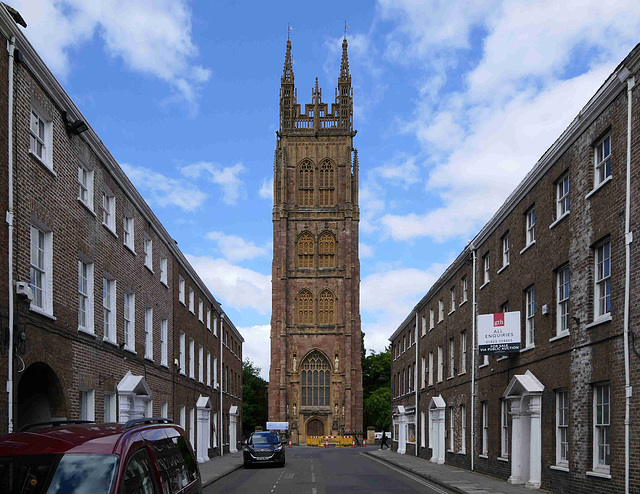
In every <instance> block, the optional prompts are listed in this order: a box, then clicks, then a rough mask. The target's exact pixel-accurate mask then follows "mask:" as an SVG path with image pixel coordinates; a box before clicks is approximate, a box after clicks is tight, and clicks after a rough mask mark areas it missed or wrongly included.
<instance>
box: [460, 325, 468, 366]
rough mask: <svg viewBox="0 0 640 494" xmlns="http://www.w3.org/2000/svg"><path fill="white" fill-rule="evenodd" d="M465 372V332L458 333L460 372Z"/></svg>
mask: <svg viewBox="0 0 640 494" xmlns="http://www.w3.org/2000/svg"><path fill="white" fill-rule="evenodd" d="M466 372H467V332H466V331H462V332H461V333H460V374H465V373H466Z"/></svg>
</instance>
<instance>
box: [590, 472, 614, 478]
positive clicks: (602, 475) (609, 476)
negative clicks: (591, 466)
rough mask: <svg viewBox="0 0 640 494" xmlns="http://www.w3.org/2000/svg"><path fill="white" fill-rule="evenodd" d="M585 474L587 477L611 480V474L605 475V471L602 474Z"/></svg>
mask: <svg viewBox="0 0 640 494" xmlns="http://www.w3.org/2000/svg"><path fill="white" fill-rule="evenodd" d="M585 473H586V474H587V477H598V478H601V479H610V478H611V474H610V473H605V471H602V472H594V471H588V472H585Z"/></svg>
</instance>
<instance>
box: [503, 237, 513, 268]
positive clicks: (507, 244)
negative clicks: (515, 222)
mask: <svg viewBox="0 0 640 494" xmlns="http://www.w3.org/2000/svg"><path fill="white" fill-rule="evenodd" d="M510 248H511V242H510V240H509V232H507V233H505V234H504V236H503V237H502V267H503V268H506V267H507V266H508V265H509V261H510V258H511V254H510Z"/></svg>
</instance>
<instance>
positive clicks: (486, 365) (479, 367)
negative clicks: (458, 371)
mask: <svg viewBox="0 0 640 494" xmlns="http://www.w3.org/2000/svg"><path fill="white" fill-rule="evenodd" d="M483 367H489V362H487V363H486V364H480V365H479V366H478V369H482V368H483Z"/></svg>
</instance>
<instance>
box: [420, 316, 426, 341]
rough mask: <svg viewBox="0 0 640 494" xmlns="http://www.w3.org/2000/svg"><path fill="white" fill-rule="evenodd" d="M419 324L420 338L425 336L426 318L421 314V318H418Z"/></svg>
mask: <svg viewBox="0 0 640 494" xmlns="http://www.w3.org/2000/svg"><path fill="white" fill-rule="evenodd" d="M420 323H421V328H422V330H421V334H422V336H425V335H426V334H427V316H425V315H424V314H423V315H422V317H421V318H420Z"/></svg>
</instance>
